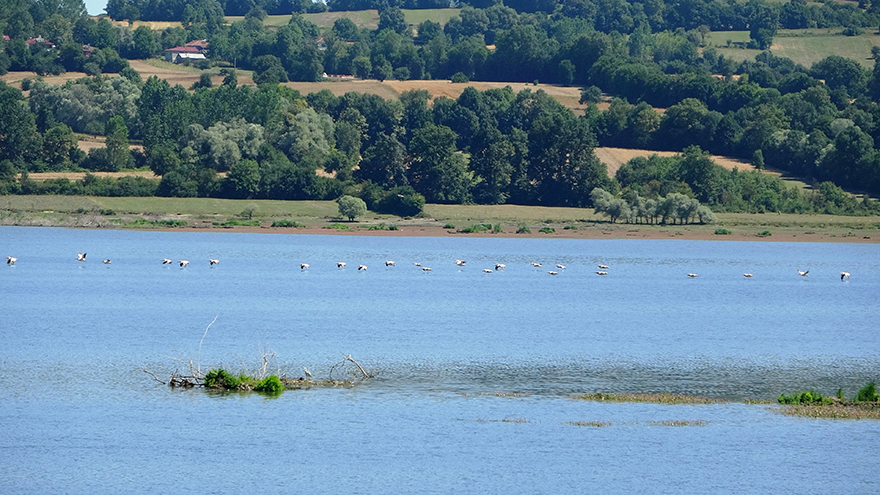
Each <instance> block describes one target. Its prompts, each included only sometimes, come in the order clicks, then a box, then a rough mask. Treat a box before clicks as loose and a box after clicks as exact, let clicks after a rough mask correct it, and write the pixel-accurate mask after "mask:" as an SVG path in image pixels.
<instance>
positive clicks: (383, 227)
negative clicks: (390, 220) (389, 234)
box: [368, 222, 400, 230]
mask: <svg viewBox="0 0 880 495" xmlns="http://www.w3.org/2000/svg"><path fill="white" fill-rule="evenodd" d="M368 230H400V227H398V226H397V225H394V224H392V225H385V222H382V223H380V224H378V225H371V226H370V228H369V229H368Z"/></svg>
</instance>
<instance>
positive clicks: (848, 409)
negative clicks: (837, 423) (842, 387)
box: [777, 402, 880, 420]
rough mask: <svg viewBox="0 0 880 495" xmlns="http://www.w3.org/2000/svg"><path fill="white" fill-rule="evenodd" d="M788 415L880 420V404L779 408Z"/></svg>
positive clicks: (808, 405)
mask: <svg viewBox="0 0 880 495" xmlns="http://www.w3.org/2000/svg"><path fill="white" fill-rule="evenodd" d="M777 410H778V411H779V412H780V413H781V414H785V415H786V416H803V417H806V418H816V419H874V420H880V404H878V403H876V402H862V403H846V404H841V403H836V402H835V403H833V404H830V405H820V404H794V405H787V406H784V407H781V408H779V409H777Z"/></svg>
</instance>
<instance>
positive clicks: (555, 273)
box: [547, 270, 559, 275]
mask: <svg viewBox="0 0 880 495" xmlns="http://www.w3.org/2000/svg"><path fill="white" fill-rule="evenodd" d="M547 273H549V274H550V275H559V272H554V271H553V270H550V271H549V272H547Z"/></svg>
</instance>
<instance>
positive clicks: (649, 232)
mask: <svg viewBox="0 0 880 495" xmlns="http://www.w3.org/2000/svg"><path fill="white" fill-rule="evenodd" d="M41 220H42V221H41ZM46 220H48V219H45V218H44V219H40V220H37V219H31V221H25V222H11V223H9V222H0V224H2V225H3V226H16V227H60V228H73V229H111V230H131V231H150V232H215V233H238V234H285V235H339V236H385V237H459V238H491V237H499V238H510V239H588V240H599V239H613V240H620V239H631V240H639V239H642V240H660V239H677V240H690V241H721V242H724V241H740V242H827V243H856V244H880V231H876V232H875V231H874V230H875V229H871V230H863V231H857V232H847V233H845V234H837V233H831V232H822V231H819V230H807V231H785V230H780V229H779V228H775V229H774V230H773V231H772V232H771V234H770V235H759V232H764V231H766V230H767V229H766V228H765V227H764V226H758V227H756V226H745V225H744V226H736V225H728V226H725V227H723V228H724V229H726V230H728V231H730V232H731V233H730V234H716V233H715V229H716V228H722V227H720V226H718V227H716V226H715V225H698V224H696V225H641V224H599V225H596V224H593V225H588V226H583V227H578V228H576V229H574V228H571V229H564V228H559V227H554V228H555V229H556V231H555V232H551V233H543V232H539V231H538V229H539V228H540V227H535V228H533V229H532V232H530V233H520V234H518V233H516V230H515V228H510V229H505V230H504V231H503V232H499V233H492V232H479V233H462V232H456V230H455V229H450V228H444V227H443V226H442V222H439V221H436V220H427V219H418V220H403V219H402V220H401V222H399V223H396V224H394V225H396V226H397V230H387V229H386V230H380V229H373V230H371V229H370V227H372V226H376V225H378V224H377V223H373V222H369V223H368V222H358V223H347V222H346V223H339V222H337V223H338V224H341V225H345V226H347V227H349V229H350V230H342V229H338V228H330V227H328V226H326V225H325V226H322V225H314V224H311V225H306V226H305V227H269V226H260V227H256V226H218V225H213V224H212V223H210V222H199V223H198V224H196V225H188V226H185V227H170V226H169V227H161V226H156V227H150V226H126V225H118V224H112V223H105V222H92V221H89V219H82V220H84V221H82V222H72V223H70V222H52V221H46ZM771 228H772V227H771Z"/></svg>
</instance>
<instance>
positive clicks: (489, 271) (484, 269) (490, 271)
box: [483, 268, 492, 273]
mask: <svg viewBox="0 0 880 495" xmlns="http://www.w3.org/2000/svg"><path fill="white" fill-rule="evenodd" d="M483 273H492V270H490V269H488V268H483Z"/></svg>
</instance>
